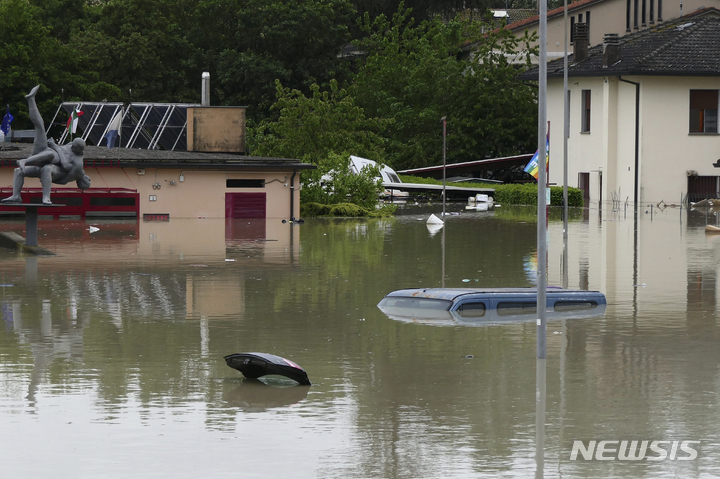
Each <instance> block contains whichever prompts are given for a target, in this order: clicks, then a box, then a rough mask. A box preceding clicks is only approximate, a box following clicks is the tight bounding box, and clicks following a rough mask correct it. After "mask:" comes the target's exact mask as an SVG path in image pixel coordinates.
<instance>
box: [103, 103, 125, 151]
mask: <svg viewBox="0 0 720 479" xmlns="http://www.w3.org/2000/svg"><path fill="white" fill-rule="evenodd" d="M121 126H122V111H119V112H117V113H115V116H114V117H113V119H112V120H111V121H110V126H108V132H107V133H106V134H105V139H106V140H107V147H108V148H112V147H114V146H115V140H116V139H117V137H118V134H119V132H120V127H121Z"/></svg>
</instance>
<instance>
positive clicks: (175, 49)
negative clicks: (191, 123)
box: [71, 0, 200, 102]
mask: <svg viewBox="0 0 720 479" xmlns="http://www.w3.org/2000/svg"><path fill="white" fill-rule="evenodd" d="M181 7H182V4H181V3H178V2H175V1H173V0H156V1H153V2H146V1H143V0H108V1H105V2H97V3H92V4H89V7H88V9H89V10H88V17H89V24H88V27H87V28H86V29H84V30H83V31H82V32H79V33H78V34H77V35H75V36H74V37H73V40H72V42H71V43H72V45H73V47H74V48H75V49H76V50H77V52H78V53H79V55H82V56H84V57H86V58H92V59H93V61H94V68H95V71H97V73H98V74H99V75H100V78H101V79H102V80H104V81H105V82H107V83H111V84H113V85H115V86H116V87H118V88H119V89H120V91H121V95H120V98H117V97H115V98H108V100H115V101H118V100H121V101H125V102H130V101H154V102H182V101H192V100H194V99H199V97H200V91H199V90H200V88H199V84H200V77H199V76H198V78H197V87H195V88H193V86H192V85H190V84H189V82H188V81H187V79H186V77H185V75H184V73H183V72H184V67H185V59H186V58H188V56H189V55H190V52H191V45H190V43H189V42H188V40H187V39H186V38H185V32H184V31H183V30H182V28H181V25H180V24H179V23H178V21H177V18H178V17H179V16H180V15H181V14H182V11H181V10H182V9H181Z"/></svg>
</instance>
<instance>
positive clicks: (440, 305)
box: [378, 296, 452, 311]
mask: <svg viewBox="0 0 720 479" xmlns="http://www.w3.org/2000/svg"><path fill="white" fill-rule="evenodd" d="M451 305H452V302H451V301H447V300H444V299H433V298H404V297H402V296H386V297H385V298H383V299H382V300H381V301H380V304H378V307H381V308H383V307H386V308H402V309H416V310H418V309H420V310H435V311H447V310H448V309H450V306H451Z"/></svg>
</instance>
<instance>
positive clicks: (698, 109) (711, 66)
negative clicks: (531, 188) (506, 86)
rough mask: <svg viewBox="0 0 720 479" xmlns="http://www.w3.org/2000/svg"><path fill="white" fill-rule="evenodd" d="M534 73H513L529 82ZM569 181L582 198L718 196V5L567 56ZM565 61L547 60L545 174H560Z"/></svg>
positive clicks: (671, 200)
mask: <svg viewBox="0 0 720 479" xmlns="http://www.w3.org/2000/svg"><path fill="white" fill-rule="evenodd" d="M537 74H538V72H537V70H532V71H529V72H527V73H525V74H523V75H521V78H522V79H526V80H531V79H537ZM568 77H569V82H568V83H569V96H570V130H569V137H568V158H569V161H568V163H569V167H568V170H569V174H568V181H569V186H574V187H578V188H580V189H583V190H584V191H585V193H586V198H587V199H588V200H589V201H590V202H598V201H601V202H608V201H613V200H614V201H616V202H618V203H630V204H635V203H637V204H658V203H660V204H662V203H664V204H677V203H680V201H681V200H683V199H689V200H690V201H698V200H700V199H703V198H716V197H720V170H718V169H717V168H715V167H714V165H713V163H714V162H716V161H717V160H718V158H720V130H718V121H717V115H718V93H719V92H720V12H719V11H718V10H716V9H714V8H708V9H705V10H702V11H699V12H696V13H694V14H692V15H687V16H684V17H683V18H682V19H677V20H675V21H673V22H665V23H664V24H663V25H662V26H657V27H655V28H648V29H646V30H643V31H639V32H637V33H634V34H630V35H626V36H624V37H622V38H617V37H613V36H611V37H608V39H607V41H606V43H605V44H604V45H598V46H595V47H591V48H590V49H589V50H588V53H587V57H586V58H582V57H580V56H578V55H575V56H572V57H570V66H569V68H568ZM563 103H564V102H563V60H562V59H559V60H555V61H553V62H550V63H549V64H548V101H547V105H548V120H549V121H550V123H551V129H550V175H549V181H550V182H551V183H555V184H562V177H563V123H564V112H563V109H564V108H563Z"/></svg>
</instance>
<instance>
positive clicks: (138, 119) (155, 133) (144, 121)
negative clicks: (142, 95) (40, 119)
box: [47, 102, 199, 151]
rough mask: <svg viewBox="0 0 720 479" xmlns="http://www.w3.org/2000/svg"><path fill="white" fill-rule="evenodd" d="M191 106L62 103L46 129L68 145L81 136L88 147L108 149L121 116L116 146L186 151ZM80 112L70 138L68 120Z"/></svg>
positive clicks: (172, 104)
mask: <svg viewBox="0 0 720 479" xmlns="http://www.w3.org/2000/svg"><path fill="white" fill-rule="evenodd" d="M190 106H199V105H194V104H188V103H131V104H130V105H129V106H128V107H127V108H124V105H123V104H122V103H117V102H63V103H62V104H61V105H60V107H59V108H58V110H57V112H56V113H55V117H54V118H53V120H52V122H51V123H50V125H49V127H48V128H47V134H48V137H55V138H58V144H61V145H62V144H65V143H67V142H69V141H70V140H71V136H73V137H81V138H82V139H84V140H85V141H86V142H87V143H88V144H89V145H95V146H105V145H106V141H107V140H105V135H106V134H107V132H108V129H109V126H110V122H111V121H112V119H113V118H114V117H115V115H116V114H117V113H121V114H122V115H123V116H122V126H121V129H120V135H119V138H118V140H117V141H116V146H119V147H123V148H141V149H150V150H176V151H186V150H187V108H188V107H190ZM75 109H78V110H79V111H80V112H82V113H81V114H80V116H79V117H78V127H77V130H76V133H75V134H74V135H71V134H70V132H69V131H68V130H67V127H66V126H67V119H68V118H70V115H71V114H72V112H73V111H74V110H75Z"/></svg>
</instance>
